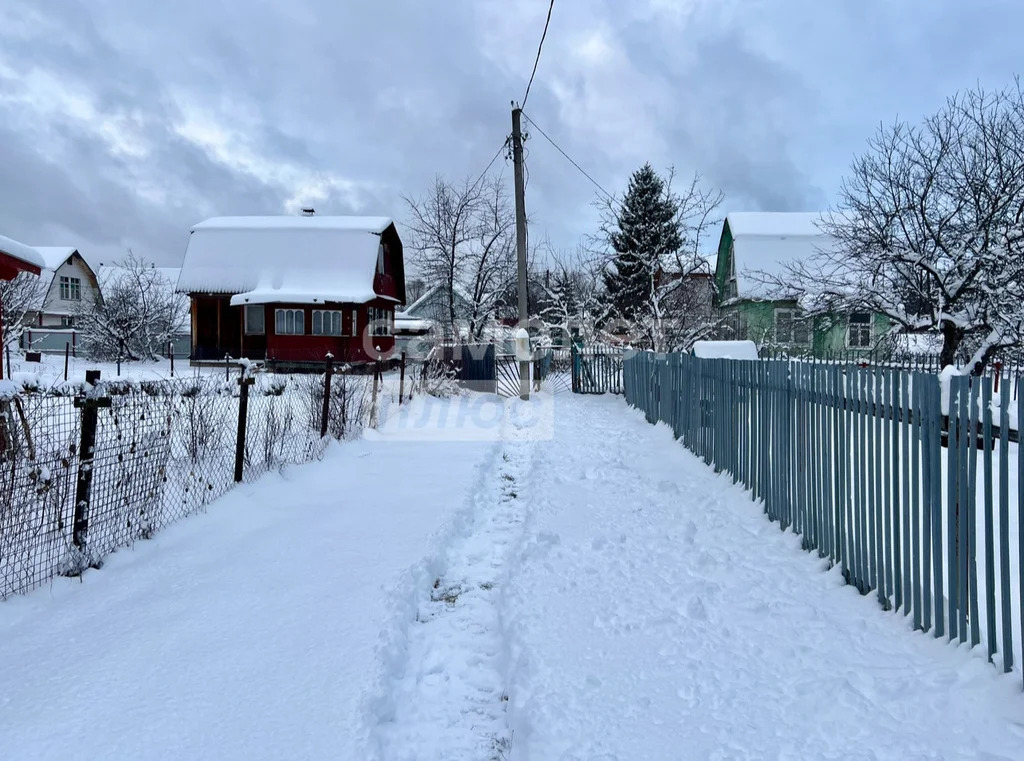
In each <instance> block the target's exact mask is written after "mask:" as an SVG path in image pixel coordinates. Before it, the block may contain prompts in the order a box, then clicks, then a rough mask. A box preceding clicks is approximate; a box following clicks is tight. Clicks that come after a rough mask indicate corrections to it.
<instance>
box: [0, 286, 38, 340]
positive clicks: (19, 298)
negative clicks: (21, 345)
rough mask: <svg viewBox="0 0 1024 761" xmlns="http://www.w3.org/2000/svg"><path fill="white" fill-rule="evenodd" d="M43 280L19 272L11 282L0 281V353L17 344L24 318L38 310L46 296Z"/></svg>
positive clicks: (23, 325)
mask: <svg viewBox="0 0 1024 761" xmlns="http://www.w3.org/2000/svg"><path fill="white" fill-rule="evenodd" d="M44 281H45V278H41V277H38V276H36V275H32V274H29V273H28V272H20V273H18V275H17V277H15V278H14V279H13V280H0V305H2V307H3V336H2V341H0V351H4V350H6V348H7V347H8V346H11V345H14V344H17V343H18V341H19V340H20V338H21V334H22V333H23V332H24V329H25V318H26V316H27V315H29V314H30V313H31V312H34V311H36V310H37V309H39V308H40V306H41V305H42V302H43V298H44V296H45V295H46V288H47V286H48V285H49V283H48V282H44Z"/></svg>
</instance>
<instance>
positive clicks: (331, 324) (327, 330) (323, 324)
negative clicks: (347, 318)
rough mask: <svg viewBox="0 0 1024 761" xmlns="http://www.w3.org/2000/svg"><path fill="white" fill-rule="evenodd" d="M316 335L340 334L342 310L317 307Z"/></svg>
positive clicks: (315, 314)
mask: <svg viewBox="0 0 1024 761" xmlns="http://www.w3.org/2000/svg"><path fill="white" fill-rule="evenodd" d="M313 335H314V336H340V335H341V312H340V311H338V310H335V309H316V310H314V311H313Z"/></svg>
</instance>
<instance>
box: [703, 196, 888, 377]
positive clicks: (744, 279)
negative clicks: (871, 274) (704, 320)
mask: <svg viewBox="0 0 1024 761" xmlns="http://www.w3.org/2000/svg"><path fill="white" fill-rule="evenodd" d="M820 220H821V215H820V213H792V212H742V213H732V214H728V215H727V216H726V218H725V221H724V222H723V224H722V236H721V238H720V240H719V243H718V257H717V261H716V263H715V296H714V299H715V306H716V307H717V308H718V309H719V310H720V314H721V316H722V318H723V325H724V329H723V332H724V333H725V334H726V335H725V336H724V337H729V338H735V339H741V340H742V339H747V340H751V341H753V342H754V343H755V344H757V346H758V348H759V349H762V350H763V351H765V352H771V351H779V352H785V353H788V354H791V355H798V356H799V355H803V356H814V357H821V358H827V357H831V356H840V355H850V354H853V355H858V354H864V355H869V354H873V353H877V352H879V351H882V350H884V347H885V346H886V345H887V337H888V335H889V329H890V322H889V318H888V317H886V316H885V315H883V314H877V313H872V312H857V311H854V312H832V313H828V314H816V315H813V316H808V315H806V314H805V313H804V310H803V309H802V308H801V306H800V301H799V294H798V293H797V292H796V289H790V288H787V286H786V273H787V268H786V265H787V264H788V263H791V262H797V261H800V260H806V259H807V258H809V257H812V256H814V255H815V254H816V253H817V252H818V251H821V250H823V249H824V248H826V247H828V246H830V245H831V243H832V239H831V238H830V237H829V236H827V235H825V234H824V233H823V232H822V231H821V230H820V229H819V227H818V225H819V223H820Z"/></svg>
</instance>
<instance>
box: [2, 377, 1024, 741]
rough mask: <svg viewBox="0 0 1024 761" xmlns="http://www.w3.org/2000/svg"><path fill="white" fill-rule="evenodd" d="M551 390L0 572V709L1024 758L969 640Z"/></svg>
mask: <svg viewBox="0 0 1024 761" xmlns="http://www.w3.org/2000/svg"><path fill="white" fill-rule="evenodd" d="M537 401H539V398H538V399H537V400H535V402H537ZM535 402H534V403H535ZM431 403H432V404H433V402H431ZM460 403H461V402H445V403H438V404H439V406H445V405H457V404H460ZM415 404H419V405H420V407H415V406H413V410H414V411H418V412H417V413H416V414H420V413H422V410H423V405H424V404H426V402H424V401H423V400H422V399H421V400H418V401H417V402H416V403H415ZM504 405H505V406H504V409H505V410H506V411H507V410H510V409H514V408H515V407H516V406H517V405H520V403H519V402H518V401H517V400H510V401H509V402H507V403H504ZM442 412H444V411H443V410H442ZM551 414H552V415H553V422H554V426H553V429H551V428H544V427H543V426H540V427H538V428H536V429H530V428H528V427H526V426H525V425H523V424H520V425H517V424H516V422H515V419H514V417H511V418H510V416H508V415H507V416H506V418H505V419H504V423H503V426H502V428H501V433H502V435H501V436H500V437H499V438H498V440H497V441H493V440H492V441H490V442H483V443H482V442H481V441H479V440H477V441H463V442H455V441H450V440H447V439H445V438H444V437H443V436H434V438H432V439H431V438H429V437H427V438H425V439H424V440H421V441H410V440H407V439H406V440H402V437H401V436H399V435H397V433H400V430H399V431H397V433H396V430H395V429H389V427H388V426H385V427H384V428H383V429H382V431H381V432H380V433H379V434H377V433H372V434H371V435H370V436H369V437H368V439H367V440H364V441H361V442H356V443H354V444H350V445H348V446H346V447H343V448H338V449H335V450H332V452H333V454H332V455H331V459H330V461H328V462H324V463H320V464H312V465H310V466H307V467H304V468H302V469H299V470H296V471H294V472H293V473H292V474H291V475H290V476H289V478H296V479H298V480H297V481H295V482H288V481H285V480H283V479H281V477H280V476H271V477H269V479H266V480H265V482H261V485H262V487H261V489H260V490H257V485H253V486H251V487H244V488H245V489H246V491H244V492H240V491H236V492H235V493H233V494H229V495H228V496H227V497H226V498H225V499H224V500H223V501H222V502H223V504H220V505H218V506H217V508H216V509H211V511H210V513H209V514H208V515H203V516H197V517H195V518H193V519H190V520H188V521H184V522H183V523H182V524H181V525H179V526H177V527H173V528H172V529H170V530H168V531H167V532H162V533H161V534H158V535H157V538H156V539H155V540H154V541H153V542H149V543H145V544H143V545H139V549H138V550H136V552H135V553H115V554H114V555H113V556H112V560H111V562H110V563H109V564H108V567H105V568H104V569H103V570H102V571H99V572H92V571H90V572H87V574H86V576H85V577H84V579H83V581H84V583H83V584H82V585H81V586H79V585H77V582H70V581H66V580H64V581H62V582H61V583H60V584H59V585H55V586H54V589H53V590H52V591H51V593H50V594H40V593H38V592H37V593H35V594H33V595H29V596H27V597H24V598H12V599H11V600H9V601H8V602H7V603H5V607H4V608H2V609H0V640H2V641H4V642H5V644H6V645H7V652H8V653H9V657H7V658H5V659H3V660H2V661H0V683H3V684H7V685H12V687H11V689H10V692H9V694H8V696H7V698H8V699H9V702H7V703H5V704H4V705H5V708H4V710H3V711H0V736H3V737H5V738H7V740H6V742H10V743H13V745H11V746H10V747H13V748H14V749H15V750H16V751H19V752H21V751H23V752H21V754H20V755H21V756H23V757H32V758H40V759H45V758H61V759H65V758H69V757H73V754H72V755H71V756H69V755H68V754H67V749H68V748H75V749H76V752H80V753H81V754H82V755H81V757H83V758H84V757H104V756H107V757H109V756H118V757H147V758H179V757H183V756H190V755H191V756H194V755H197V754H198V755H206V756H227V755H233V756H244V757H247V758H254V759H255V758H274V757H298V756H301V757H303V758H328V757H332V758H333V757H351V758H371V759H372V758H377V759H381V761H384V760H385V759H387V760H391V759H434V758H444V759H446V760H450V759H456V760H457V759H463V758H474V759H487V760H488V761H490V760H492V759H499V760H500V759H516V761H529V760H530V759H551V758H557V759H567V760H570V759H571V760H581V759H596V758H600V759H607V760H612V759H631V758H654V759H661V758H663V759H670V758H678V757H680V756H681V755H687V756H693V757H696V758H717V759H763V758H793V759H796V758H806V757H809V756H810V755H813V757H815V758H822V759H894V760H895V759H900V760H901V761H903V760H905V759H934V758H978V759H986V760H987V761H1000V760H1003V759H1005V760H1009V759H1013V758H1016V757H1018V756H1019V753H1018V749H1019V747H1020V742H1021V741H1022V738H1024V732H1022V730H1021V728H1020V723H1019V716H1020V715H1021V705H1022V703H1021V701H1022V698H1021V697H1020V694H1019V688H1018V686H1017V683H1016V680H1015V679H1014V678H1012V677H1000V676H998V675H997V674H996V672H995V670H994V669H993V668H992V667H991V666H990V665H989V664H987V663H986V661H985V658H984V654H983V653H978V652H976V651H975V652H972V651H971V650H970V649H969V648H967V647H958V646H956V645H955V644H947V643H945V642H940V641H936V640H932V639H928V638H924V637H921V636H920V635H919V634H916V633H914V632H913V631H912V630H911V625H910V623H909V622H908V621H906V620H904V619H901V618H900V617H897V616H894V615H893V614H891V613H886V612H884V611H882V610H881V609H880V608H879V607H878V606H877V605H876V604H875V603H874V601H873V600H871V599H870V598H865V597H862V596H861V595H859V594H858V593H857V592H856V590H855V589H854V588H853V587H851V586H848V585H845V582H844V579H843V578H842V575H841V572H840V569H839V568H834V569H832V570H826V565H825V563H824V562H823V561H821V560H819V559H817V558H814V557H812V556H810V555H808V554H807V553H804V552H801V551H800V540H799V538H798V537H796V536H794V535H793V534H791V533H783V532H780V531H779V530H778V526H777V524H773V523H771V522H769V521H768V520H767V519H766V518H765V516H764V515H763V513H762V510H761V508H760V507H759V506H758V505H756V504H755V503H754V502H752V501H751V500H750V498H749V495H748V494H747V493H746V492H744V491H743V490H742V489H741V488H740V487H738V486H734V485H732V484H731V483H730V482H729V480H728V479H727V478H725V477H723V476H719V475H715V474H714V473H713V472H712V470H711V469H709V468H708V467H707V466H705V465H704V464H703V463H702V462H700V461H699V460H698V459H697V458H696V457H694V456H692V455H691V454H689V453H687V452H686V451H685V450H684V449H683V448H682V447H681V446H680V445H679V443H678V442H676V441H675V440H674V439H673V437H672V435H671V432H670V431H669V430H668V429H667V428H666V427H665V426H657V427H652V426H649V425H648V424H647V423H646V422H645V421H644V419H643V416H642V415H641V414H640V413H639V412H637V411H635V410H630V409H628V408H627V406H626V405H625V403H624V402H623V401H622V400H621V399H619V398H616V397H611V396H602V397H580V396H568V395H561V396H559V397H558V398H557V399H556V400H555V402H554V404H553V407H552V408H551ZM439 417H441V418H443V419H446V420H449V421H451V420H467V419H472V416H465V415H460V414H458V412H457V411H455V410H451V411H450V412H449V413H445V414H443V415H441V416H439ZM476 419H492V418H489V417H488V416H487V415H478V416H477V418H476ZM420 433H423V431H420ZM427 433H429V432H427ZM389 437H392V438H389ZM492 438H493V437H492ZM396 474H402V477H396ZM339 479H340V481H341V482H343V483H345V484H346V490H347V493H349V494H352V495H358V496H359V499H355V498H353V499H350V500H344V501H340V500H339V499H338V494H339V493H340V492H339V491H338V482H339ZM222 508H225V509H222ZM431 532H432V533H431ZM136 553H138V554H136ZM403 568H405V569H407V570H405V571H402V569H403ZM51 595H52V597H51ZM70 641H74V642H75V643H76V647H77V652H76V656H75V658H74V660H73V665H72V666H68V664H67V663H66V658H67V647H66V644H67V643H68V642H70ZM90 643H102V644H101V645H96V646H90ZM69 668H71V669H73V673H74V676H73V677H71V678H70V681H68V680H60V679H53V678H51V675H52V674H54V673H64V672H65V671H67V669H69ZM154 685H158V689H156V688H154ZM54 715H58V716H61V717H63V719H62V721H61V722H57V723H54V722H53V721H52V716H54ZM809 749H810V750H809ZM228 751H230V752H228Z"/></svg>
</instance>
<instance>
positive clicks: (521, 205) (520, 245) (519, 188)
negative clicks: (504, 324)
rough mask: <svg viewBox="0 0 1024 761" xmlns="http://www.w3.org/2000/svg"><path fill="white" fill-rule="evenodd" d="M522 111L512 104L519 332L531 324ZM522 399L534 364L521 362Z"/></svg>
mask: <svg viewBox="0 0 1024 761" xmlns="http://www.w3.org/2000/svg"><path fill="white" fill-rule="evenodd" d="M522 113H523V112H522V111H521V110H520V109H519V108H517V107H516V106H515V104H513V105H512V163H513V164H514V166H515V181H516V259H517V261H518V265H519V266H518V272H519V329H520V330H527V329H528V327H527V324H528V322H529V314H528V309H529V306H528V303H527V297H526V183H525V182H524V180H523V131H522V125H521V116H522ZM519 398H520V399H523V400H526V399H529V398H530V362H529V361H528V360H523V359H522V358H520V360H519Z"/></svg>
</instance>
